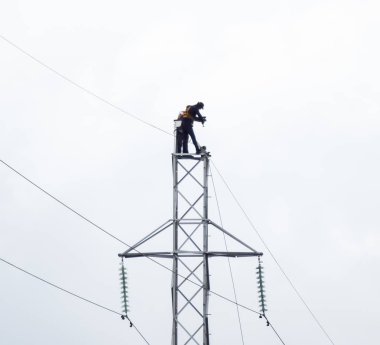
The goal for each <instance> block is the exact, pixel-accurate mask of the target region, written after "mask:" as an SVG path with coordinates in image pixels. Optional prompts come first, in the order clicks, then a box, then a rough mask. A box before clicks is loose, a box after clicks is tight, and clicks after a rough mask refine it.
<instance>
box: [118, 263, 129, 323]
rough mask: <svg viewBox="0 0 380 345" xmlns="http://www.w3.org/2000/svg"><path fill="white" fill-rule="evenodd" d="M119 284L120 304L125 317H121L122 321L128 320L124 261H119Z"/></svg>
mask: <svg viewBox="0 0 380 345" xmlns="http://www.w3.org/2000/svg"><path fill="white" fill-rule="evenodd" d="M120 265H121V266H120V269H119V271H120V274H119V275H120V283H121V304H122V310H123V313H124V314H125V315H123V316H122V317H121V318H122V319H123V320H124V318H127V319H128V316H127V315H128V312H129V305H128V284H127V270H126V267H125V266H124V260H123V258H122V259H121V263H120Z"/></svg>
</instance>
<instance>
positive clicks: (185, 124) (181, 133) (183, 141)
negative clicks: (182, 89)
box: [177, 102, 206, 154]
mask: <svg viewBox="0 0 380 345" xmlns="http://www.w3.org/2000/svg"><path fill="white" fill-rule="evenodd" d="M203 107H204V104H203V103H202V102H198V103H197V104H195V105H188V106H187V107H186V110H185V111H183V112H181V113H180V115H179V117H178V120H181V121H182V124H181V127H179V128H178V130H177V152H179V153H180V152H181V147H182V152H183V153H189V148H188V141H189V136H190V138H191V140H192V142H193V144H194V146H195V150H196V154H200V153H201V149H200V147H199V145H198V143H197V139H196V138H195V134H194V130H193V123H194V121H197V122H202V125H203V124H204V123H205V121H206V117H205V116H202V115H201V113H200V112H199V110H200V109H203Z"/></svg>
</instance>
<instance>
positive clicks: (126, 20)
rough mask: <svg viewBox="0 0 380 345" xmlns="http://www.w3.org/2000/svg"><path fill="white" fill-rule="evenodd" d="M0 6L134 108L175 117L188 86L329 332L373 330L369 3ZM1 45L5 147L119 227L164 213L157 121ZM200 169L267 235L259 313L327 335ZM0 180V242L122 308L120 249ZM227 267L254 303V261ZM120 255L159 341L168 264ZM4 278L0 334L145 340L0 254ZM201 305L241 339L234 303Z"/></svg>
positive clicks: (228, 167)
mask: <svg viewBox="0 0 380 345" xmlns="http://www.w3.org/2000/svg"><path fill="white" fill-rule="evenodd" d="M0 4H1V11H0V34H1V35H3V36H5V37H6V38H7V39H9V40H11V41H12V42H14V43H15V44H17V45H19V46H20V47H22V48H24V49H25V50H26V51H28V52H29V53H30V54H32V55H34V56H35V57H37V58H38V59H40V60H42V61H43V62H45V63H46V64H48V65H49V66H51V67H53V68H55V69H56V70H58V71H59V72H61V73H62V74H64V75H66V76H67V77H69V78H71V79H72V80H74V81H76V82H77V83H79V84H81V85H82V86H84V87H86V88H88V89H89V90H91V91H93V92H95V93H96V94H98V95H100V96H102V97H104V98H106V99H107V100H109V101H111V102H112V103H114V104H115V105H117V106H120V107H122V108H123V109H126V110H127V111H130V112H131V113H133V114H135V115H137V116H139V117H141V118H142V119H143V120H145V121H148V122H150V123H153V124H154V125H157V126H159V127H160V128H163V129H165V130H166V131H171V130H172V120H173V119H174V118H175V117H176V115H177V114H178V112H179V111H181V110H183V108H184V106H185V105H187V104H192V103H195V102H197V101H203V102H204V103H205V109H204V112H203V113H204V115H206V116H207V118H208V121H207V123H206V126H205V127H204V128H203V127H201V126H199V125H196V128H195V132H196V135H197V137H198V139H199V141H200V142H201V144H205V145H207V147H208V149H209V150H210V151H211V152H212V157H213V162H214V163H215V164H216V166H217V167H218V169H219V170H220V171H221V172H222V174H223V176H224V177H225V178H226V179H227V181H228V182H229V184H230V186H231V187H232V189H233V191H234V192H235V194H236V195H237V197H238V199H239V201H240V202H241V204H242V205H243V206H244V208H245V209H246V211H247V213H248V214H249V216H250V217H251V218H252V220H253V221H254V223H255V225H256V227H257V228H258V229H259V231H260V233H261V235H262V236H263V237H264V238H265V240H266V242H267V244H268V245H269V247H270V248H271V250H272V251H273V252H274V253H275V255H276V257H277V258H278V260H279V261H280V263H281V264H282V266H283V267H284V269H285V271H286V272H287V273H288V275H289V276H290V278H291V279H292V280H293V282H294V283H295V285H296V286H297V287H298V289H299V290H300V292H301V293H302V295H303V297H304V298H305V299H306V301H307V302H308V304H309V305H310V307H311V308H312V310H313V311H314V312H315V314H316V315H317V317H318V318H319V320H320V321H321V322H322V324H323V325H324V327H325V328H326V330H327V331H328V333H329V335H330V336H331V337H332V338H333V340H334V341H335V343H336V344H344V345H357V344H365V345H377V344H378V343H379V341H380V334H379V328H378V324H379V317H380V315H379V314H380V313H379V307H380V303H379V297H378V291H379V289H380V279H379V263H380V255H379V251H378V248H379V245H380V235H379V231H378V229H379V226H380V218H379V211H378V205H379V201H380V200H379V195H380V182H379V176H380V163H379V159H378V155H379V154H378V152H379V149H380V136H379V134H380V133H379V132H380V126H379V125H380V117H379V113H380V102H379V96H380V86H379V80H380V68H379V64H378V61H380V48H379V47H380V46H379V44H378V37H379V33H380V24H379V20H378V18H379V10H380V5H379V3H378V2H376V1H336V0H333V1H315V2H307V1H294V0H291V1H288V2H286V3H285V2H283V1H265V2H262V1H260V2H259V1H242V0H237V1H234V2H232V1H231V2H230V1H203V2H202V1H192V2H191V3H190V2H182V1H167V0H166V1H160V2H158V1H152V0H145V1H139V2H131V1H116V0H110V1H107V2H105V1H87V0H80V1H72V0H68V1H65V2H58V1H38V0H36V1H32V2H31V1H16V0H12V1H6V0H1V2H0ZM0 52H1V54H0V62H1V63H0V75H1V78H0V93H1V97H0V159H3V160H4V161H6V162H8V163H9V164H11V165H12V166H14V167H15V168H17V169H19V170H20V171H21V172H22V173H24V174H25V175H26V176H28V177H29V178H31V179H32V180H33V181H35V182H36V183H37V184H39V185H41V186H43V187H44V188H46V189H47V190H48V191H49V192H51V193H52V194H54V195H55V196H57V197H58V198H60V199H62V200H64V201H65V202H67V203H68V204H69V205H70V206H72V207H73V208H74V209H76V210H78V211H80V212H81V213H83V214H84V215H86V216H87V217H88V218H90V219H91V220H93V221H95V222H96V223H98V224H100V225H101V226H103V227H104V228H106V229H107V230H109V231H110V232H112V233H113V234H115V235H116V236H118V237H120V238H122V239H123V240H124V241H125V242H127V243H130V244H132V243H134V242H135V241H137V240H138V239H140V238H141V237H142V236H143V235H144V234H146V233H147V232H149V231H151V230H152V229H153V228H155V227H157V226H158V225H160V224H161V223H163V222H164V221H165V220H167V219H168V218H170V217H171V195H172V194H171V193H172V191H171V179H172V177H171V165H170V164H171V163H170V153H171V150H172V147H173V142H172V139H171V138H170V137H169V136H168V135H166V134H164V133H162V132H160V131H157V130H155V129H153V128H151V127H148V126H146V125H144V124H142V123H141V122H138V121H136V120H134V119H133V118H131V117H129V116H127V115H125V114H123V113H121V112H119V111H117V110H115V109H113V108H111V107H109V106H107V105H106V104H104V103H102V102H100V101H99V100H97V99H96V98H94V97H92V96H90V95H88V94H86V93H84V92H83V91H81V90H79V89H77V88H75V87H73V86H72V85H71V84H69V83H67V82H66V81H64V80H62V79H60V78H59V77H57V76H56V75H55V74H53V73H52V72H51V71H49V70H47V69H46V68H44V67H42V66H41V65H39V64H37V63H36V62H35V61H33V60H31V59H30V58H28V57H26V56H25V55H23V54H22V53H20V52H19V51H17V50H16V49H15V48H14V47H12V46H11V45H9V44H8V43H6V42H5V41H4V40H2V39H0ZM214 177H215V182H216V188H217V192H218V197H219V199H220V204H221V209H222V214H223V222H224V225H225V227H226V228H227V229H229V230H230V231H232V232H233V233H235V234H236V235H238V236H239V237H241V238H243V239H244V240H245V241H247V242H248V243H250V244H251V245H252V246H253V247H254V248H256V249H257V250H260V251H263V252H264V266H265V269H266V282H267V284H266V286H267V290H268V304H269V314H268V315H269V317H270V318H271V320H272V321H273V324H274V325H275V326H276V328H277V329H278V331H279V333H280V334H281V336H282V337H283V338H284V340H285V342H286V344H292V345H305V344H308V345H323V344H329V342H328V340H327V338H326V337H325V336H324V335H323V334H322V332H321V331H320V330H319V329H318V327H317V326H316V324H315V323H314V321H313V320H312V318H311V317H310V315H309V314H308V312H307V311H306V310H305V308H304V306H303V305H302V304H301V303H300V301H299V300H298V299H297V298H296V296H295V295H294V292H293V291H292V289H291V288H290V286H289V284H288V283H287V282H286V281H285V279H284V278H283V276H282V275H281V273H280V271H279V270H278V268H277V267H276V265H275V264H274V262H273V261H272V259H271V258H270V255H269V254H268V253H267V252H266V251H265V249H264V246H263V245H262V243H261V242H260V240H259V238H258V237H257V235H256V234H255V233H254V231H253V230H252V229H251V228H250V226H249V224H248V223H247V221H246V220H245V218H244V216H243V215H242V214H241V212H240V210H239V209H238V208H237V206H236V204H234V201H233V200H232V198H231V196H230V195H229V193H228V191H227V190H226V188H225V187H224V186H223V183H222V181H221V180H220V178H218V176H217V174H216V173H215V172H214ZM0 179H1V183H0V236H1V240H0V257H2V258H4V259H8V260H9V261H11V262H13V263H15V264H17V265H20V266H22V267H24V268H25V269H28V270H30V271H31V272H33V273H35V274H37V275H40V276H42V277H44V278H46V279H48V280H51V281H52V282H54V283H56V284H58V285H62V286H63V287H65V288H67V289H69V290H72V291H74V292H76V293H78V294H80V295H83V296H84V297H87V298H90V299H94V300H95V301H97V302H99V303H101V304H104V305H106V306H109V307H111V308H114V309H116V310H119V309H120V303H119V294H120V292H119V283H118V272H117V270H118V265H119V260H118V258H117V253H119V252H121V251H123V250H124V249H125V248H124V247H123V246H122V245H120V243H118V242H115V241H113V240H112V239H110V238H109V237H106V236H105V235H104V234H102V233H101V232H99V231H97V230H96V229H95V228H93V227H91V226H90V225H89V224H87V223H85V222H84V221H83V220H81V219H80V218H79V217H77V216H75V215H73V214H72V213H70V212H68V211H67V210H65V209H64V208H63V207H62V206H60V205H58V204H57V203H56V202H54V201H52V200H51V199H49V198H47V197H46V196H45V195H43V194H42V193H41V192H39V191H38V190H37V189H36V188H35V187H33V186H32V185H30V184H28V183H27V182H25V181H24V180H22V179H21V178H20V177H19V176H17V175H16V174H14V173H12V172H11V171H10V170H9V169H7V168H6V167H5V166H3V165H0ZM211 201H212V203H213V202H214V201H215V198H213V199H211ZM211 211H212V216H211V217H212V218H213V219H214V220H215V221H217V220H218V218H217V212H216V208H215V204H213V205H212V208H211ZM158 245H159V246H165V245H167V243H163V242H162V243H158ZM232 265H233V270H234V273H235V275H236V281H237V289H238V299H239V301H241V303H243V304H247V305H249V306H251V307H253V308H254V309H258V306H257V294H256V284H255V282H254V267H255V265H256V262H253V261H249V260H242V261H236V260H235V261H233V262H232ZM212 268H213V269H214V271H213V276H212V284H213V285H212V286H213V289H214V290H215V291H217V292H220V293H222V294H225V295H226V296H229V297H232V296H233V295H232V288H231V285H230V283H229V278H228V279H227V278H226V277H228V266H227V262H222V261H218V262H215V263H213V267H212ZM128 272H129V279H130V301H131V318H133V319H134V320H135V322H136V325H137V326H138V327H139V328H140V329H141V331H142V332H143V334H144V335H146V337H147V338H148V340H149V341H150V342H151V343H152V344H168V343H169V340H170V326H171V325H170V312H171V310H170V290H169V288H170V274H169V273H168V272H166V271H165V270H163V269H162V268H160V267H158V266H157V265H154V264H152V263H151V262H147V261H146V260H143V259H141V260H137V261H135V262H133V263H132V264H130V265H129V267H128ZM0 277H1V284H0V289H1V290H0V291H1V293H0V334H1V343H2V344H3V343H4V344H7V345H8V344H12V345H21V344H42V345H44V344H51V343H54V344H57V345H59V344H90V343H91V344H92V345H97V344H99V345H100V344H105V343H107V344H120V343H128V344H143V342H142V341H141V339H140V338H139V337H138V335H137V334H136V333H135V331H134V330H133V329H130V328H129V327H128V324H127V323H126V322H122V321H121V320H119V319H118V317H117V316H116V315H112V314H111V313H107V312H104V311H102V310H100V309H99V310H98V309H97V308H95V307H93V306H91V305H88V304H85V303H82V302H81V301H77V300H75V299H73V298H72V297H70V296H68V295H65V294H63V293H61V292H59V291H57V290H55V289H53V288H51V287H49V286H45V285H43V284H41V283H40V282H38V281H36V280H33V279H32V278H29V277H28V276H26V275H24V274H22V273H20V272H18V271H16V270H14V269H12V268H10V267H9V266H7V265H5V264H3V263H1V262H0ZM226 281H228V283H226ZM210 312H211V314H212V316H211V317H210V323H211V332H212V336H211V341H212V344H218V345H227V344H240V343H241V341H240V335H239V325H238V323H237V319H236V313H235V308H234V306H233V305H230V304H228V303H225V302H223V301H221V300H219V299H218V298H216V297H212V298H211V306H210ZM242 322H243V330H244V336H245V340H246V344H256V343H257V344H278V343H279V342H278V340H277V339H276V338H275V336H274V334H273V333H272V332H271V331H270V330H269V329H268V328H266V327H265V324H264V323H263V322H262V321H260V320H259V319H258V318H257V317H256V316H255V315H253V314H250V313H248V312H245V311H242Z"/></svg>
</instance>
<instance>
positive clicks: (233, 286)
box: [210, 167, 245, 345]
mask: <svg viewBox="0 0 380 345" xmlns="http://www.w3.org/2000/svg"><path fill="white" fill-rule="evenodd" d="M210 176H211V181H212V186H213V188H214V194H215V201H216V206H217V208H218V214H219V221H220V225H221V226H222V228H223V220H222V214H221V212H220V207H219V200H218V194H217V193H216V188H215V183H214V177H213V176H212V171H211V167H210ZM223 238H224V245H225V247H226V251H227V252H228V247H227V239H226V234H225V233H224V232H223ZM227 260H228V267H229V270H230V276H231V282H232V289H233V292H234V298H235V302H236V303H237V294H236V288H235V281H234V275H233V273H232V267H231V260H230V258H229V257H227ZM236 313H237V316H238V320H239V328H240V337H241V342H242V344H243V345H244V344H245V343H244V334H243V328H242V325H241V318H240V311H239V306H238V305H237V304H236Z"/></svg>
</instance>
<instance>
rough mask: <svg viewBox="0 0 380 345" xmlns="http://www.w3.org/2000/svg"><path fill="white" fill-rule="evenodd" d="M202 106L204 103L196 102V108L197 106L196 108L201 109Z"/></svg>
mask: <svg viewBox="0 0 380 345" xmlns="http://www.w3.org/2000/svg"><path fill="white" fill-rule="evenodd" d="M204 106H205V105H204V104H203V103H202V102H198V103H197V108H198V109H203V107H204Z"/></svg>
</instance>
